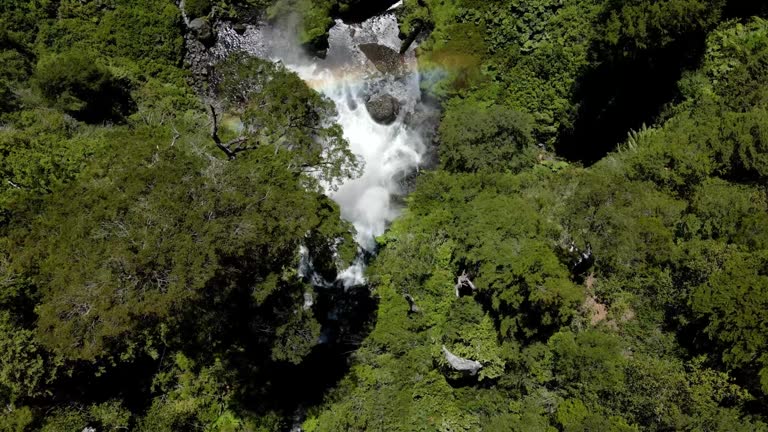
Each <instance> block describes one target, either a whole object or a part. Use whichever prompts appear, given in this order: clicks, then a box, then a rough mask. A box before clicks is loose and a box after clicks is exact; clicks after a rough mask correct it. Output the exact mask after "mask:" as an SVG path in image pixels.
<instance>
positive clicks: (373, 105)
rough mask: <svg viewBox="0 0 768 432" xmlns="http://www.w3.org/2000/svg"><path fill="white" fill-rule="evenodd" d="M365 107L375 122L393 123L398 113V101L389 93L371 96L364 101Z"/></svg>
mask: <svg viewBox="0 0 768 432" xmlns="http://www.w3.org/2000/svg"><path fill="white" fill-rule="evenodd" d="M365 107H366V108H367V109H368V114H370V115H371V118H372V119H373V120H374V121H375V122H376V123H380V124H384V125H389V124H392V123H394V122H395V120H397V115H398V114H399V113H400V101H399V100H397V99H396V98H395V97H394V96H392V95H390V94H382V95H378V96H373V97H371V98H370V99H368V101H367V102H366V103H365Z"/></svg>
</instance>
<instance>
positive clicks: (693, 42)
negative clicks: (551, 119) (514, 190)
mask: <svg viewBox="0 0 768 432" xmlns="http://www.w3.org/2000/svg"><path fill="white" fill-rule="evenodd" d="M705 40H706V33H705V32H695V33H691V34H688V35H685V37H682V38H680V39H678V40H677V41H675V42H674V43H671V44H669V45H667V46H665V47H663V48H659V49H654V50H649V51H643V52H641V53H640V55H638V56H630V55H628V53H627V52H606V50H605V49H603V48H601V47H599V46H598V44H594V45H593V47H592V48H591V54H590V55H591V57H592V58H595V59H596V61H595V62H593V63H594V64H597V66H596V67H594V68H592V69H590V70H588V71H587V72H586V73H585V74H584V75H582V76H581V78H580V79H578V80H577V82H576V83H575V84H574V88H573V94H574V100H575V106H577V107H578V111H577V113H576V115H575V120H574V122H573V125H572V127H570V128H563V129H561V131H560V141H559V143H558V144H557V152H558V153H559V154H560V155H561V156H563V157H565V158H566V159H568V160H571V161H577V162H581V163H583V164H585V165H590V164H592V163H594V162H596V161H598V160H599V159H601V158H602V157H603V156H605V155H606V154H607V153H609V152H610V151H612V150H613V149H615V147H616V145H617V144H619V143H621V142H623V141H624V140H625V139H626V137H627V133H628V131H630V130H632V129H637V128H640V127H642V125H643V124H652V123H653V122H654V121H655V120H656V119H657V118H658V117H659V115H660V114H662V113H663V111H664V107H665V106H666V105H667V104H669V103H672V102H674V101H675V100H676V99H677V98H678V97H679V90H678V87H677V83H678V81H679V80H680V78H681V77H682V75H683V73H684V72H685V71H687V70H691V69H693V68H695V67H696V66H697V65H698V64H699V62H700V59H701V57H702V55H703V53H704V49H705Z"/></svg>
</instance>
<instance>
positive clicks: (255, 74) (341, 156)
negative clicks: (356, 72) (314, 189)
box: [212, 55, 361, 188]
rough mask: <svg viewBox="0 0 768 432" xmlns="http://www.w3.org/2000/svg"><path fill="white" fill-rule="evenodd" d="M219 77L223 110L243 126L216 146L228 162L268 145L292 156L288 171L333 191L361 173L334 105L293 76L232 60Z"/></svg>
mask: <svg viewBox="0 0 768 432" xmlns="http://www.w3.org/2000/svg"><path fill="white" fill-rule="evenodd" d="M218 75H219V78H218V89H219V91H220V92H221V94H223V95H224V105H225V107H226V108H227V109H229V110H231V111H232V112H233V113H234V114H235V115H237V116H238V117H239V119H240V121H241V122H242V131H241V132H239V136H238V137H237V138H234V139H233V140H232V141H229V142H228V144H229V145H225V146H224V147H225V148H222V145H219V147H220V148H222V150H223V151H224V152H225V153H226V154H227V156H228V157H230V158H231V157H233V156H234V155H235V154H236V153H237V152H240V151H245V150H246V149H250V148H253V147H258V146H267V145H268V146H272V148H273V149H274V151H276V152H277V151H281V150H282V151H288V152H289V154H290V155H291V156H292V157H291V160H290V162H289V164H288V166H287V168H288V169H289V170H291V171H295V172H300V173H309V174H311V175H313V176H314V178H317V179H318V180H320V181H321V182H322V183H323V184H325V185H327V186H328V187H331V188H333V187H335V186H337V185H338V183H339V182H340V181H341V180H343V179H346V178H350V177H354V176H357V175H358V174H359V173H360V169H361V167H360V165H359V163H358V161H357V159H356V157H355V155H354V154H352V152H351V151H350V150H349V145H348V143H347V141H346V140H345V139H344V137H343V133H342V130H341V127H340V126H338V124H336V123H335V122H334V120H335V116H336V108H335V106H334V105H333V102H332V101H331V100H329V99H328V98H326V97H324V96H322V95H320V94H319V93H317V92H316V91H314V90H312V89H310V88H309V87H308V86H307V85H306V83H304V82H303V81H301V79H300V78H299V77H298V76H297V75H296V74H294V73H292V72H289V71H288V70H286V69H285V68H284V67H283V66H282V65H275V64H273V63H270V62H266V61H264V60H261V59H258V58H255V57H249V56H246V55H234V56H232V57H230V58H229V59H227V60H226V62H224V63H223V64H221V65H220V66H219V67H218ZM214 120H215V115H214ZM214 124H215V121H214ZM212 135H214V140H220V139H219V138H218V137H217V136H216V134H212ZM233 146H234V147H233Z"/></svg>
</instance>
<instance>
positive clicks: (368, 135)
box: [214, 13, 426, 286]
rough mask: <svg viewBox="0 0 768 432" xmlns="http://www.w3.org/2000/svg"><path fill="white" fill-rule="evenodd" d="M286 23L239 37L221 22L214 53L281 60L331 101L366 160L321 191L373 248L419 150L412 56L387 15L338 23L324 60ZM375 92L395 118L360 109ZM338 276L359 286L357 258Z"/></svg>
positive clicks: (362, 241)
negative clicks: (391, 104)
mask: <svg viewBox="0 0 768 432" xmlns="http://www.w3.org/2000/svg"><path fill="white" fill-rule="evenodd" d="M288 27H293V26H268V25H264V26H258V27H249V28H248V29H247V30H246V32H245V33H244V34H242V35H240V34H238V33H236V32H235V31H234V30H233V29H231V28H230V27H228V26H226V25H224V26H222V28H220V30H219V42H218V45H217V46H216V47H214V55H215V56H218V57H220V58H221V57H224V56H226V55H227V54H228V53H230V52H232V51H246V52H248V53H250V54H252V55H255V56H258V57H261V58H268V59H271V60H273V61H280V62H282V63H283V64H284V65H285V66H286V67H287V68H289V69H291V70H293V71H294V72H296V73H297V74H298V75H299V76H300V77H301V78H302V79H303V80H304V81H306V82H307V84H308V85H310V86H311V87H312V88H314V89H315V90H317V91H319V92H321V93H322V94H324V95H325V96H327V97H328V98H330V99H331V100H333V102H334V103H335V104H336V108H337V111H338V118H337V122H338V123H339V124H340V125H341V127H342V128H343V130H344V136H345V138H346V139H347V140H348V141H349V145H350V148H351V150H352V151H353V152H354V153H355V154H356V155H357V156H358V157H359V158H360V159H362V161H363V162H364V164H365V165H364V170H363V174H362V175H361V176H360V177H359V178H356V179H352V180H348V181H347V182H345V183H344V184H342V185H341V186H340V187H339V188H338V190H336V191H328V193H329V195H330V196H331V198H333V199H334V200H335V201H336V202H337V203H338V204H339V206H340V208H341V214H342V217H343V218H344V219H346V220H349V221H350V222H352V224H353V225H354V227H355V229H356V231H357V236H356V241H357V242H358V244H359V245H360V247H361V248H362V249H363V250H364V251H366V252H369V253H370V252H373V250H374V249H375V246H376V242H375V238H376V237H377V236H379V235H381V234H383V233H384V231H385V229H386V227H387V226H388V224H389V223H390V222H392V220H394V218H395V217H397V215H398V214H399V212H400V210H401V209H400V207H399V205H398V204H397V199H396V198H397V197H400V196H402V195H403V194H404V193H405V192H406V191H405V190H404V188H403V185H402V183H403V179H406V178H407V177H408V176H409V175H411V174H413V173H414V172H415V171H416V170H417V169H418V167H419V166H420V164H421V163H422V161H423V159H424V155H425V153H426V145H425V143H424V141H425V140H424V138H423V135H422V134H421V132H420V131H419V130H417V129H415V128H412V127H410V126H409V125H408V119H409V117H411V116H413V115H414V113H415V112H416V111H417V110H418V109H425V108H424V107H423V105H420V104H419V102H420V97H421V96H420V95H421V93H420V89H419V75H418V71H417V67H416V56H415V53H414V51H413V48H411V49H409V50H408V51H407V52H405V53H404V54H403V55H400V56H397V54H396V53H397V51H398V50H399V48H400V39H399V38H398V26H397V20H396V18H395V16H394V15H393V14H391V13H387V14H384V15H381V16H377V17H374V18H371V19H369V20H367V21H365V22H363V23H360V24H345V23H344V22H342V21H341V20H338V21H337V22H336V25H335V26H334V27H333V28H332V29H331V31H330V37H329V45H330V47H329V49H328V52H327V55H326V58H325V59H318V58H309V57H308V56H306V55H305V54H303V52H302V51H301V50H300V49H299V48H298V44H296V43H295V36H294V35H293V32H291V31H286V30H284V28H288ZM368 44H374V45H375V46H377V47H378V48H379V50H380V51H384V52H385V55H386V54H387V53H389V54H390V56H389V57H390V58H384V59H375V58H374V59H370V58H369V57H367V56H366V54H365V53H363V51H362V50H361V49H360V46H361V45H363V46H366V45H367V46H371V45H368ZM381 47H387V48H381ZM391 54H394V56H393V55H391ZM387 62H388V63H389V65H388V66H389V67H390V69H391V70H384V71H382V70H380V69H382V68H383V67H382V66H381V64H382V63H387ZM381 95H387V96H386V97H387V98H390V96H391V97H393V98H394V99H396V100H397V101H398V102H399V105H400V107H399V110H398V111H397V117H396V118H395V119H394V121H392V123H391V124H388V125H387V124H380V123H377V122H376V121H374V120H373V118H372V117H371V115H370V113H369V111H368V109H367V107H366V103H367V102H368V101H369V99H370V98H372V97H377V96H381ZM390 100H392V99H391V98H390ZM339 280H340V281H341V282H343V283H344V285H345V286H351V285H355V284H361V283H363V282H364V279H363V263H362V259H358V260H357V262H356V263H355V264H354V265H352V266H351V267H350V268H348V269H346V270H345V271H343V272H342V273H341V274H340V275H339Z"/></svg>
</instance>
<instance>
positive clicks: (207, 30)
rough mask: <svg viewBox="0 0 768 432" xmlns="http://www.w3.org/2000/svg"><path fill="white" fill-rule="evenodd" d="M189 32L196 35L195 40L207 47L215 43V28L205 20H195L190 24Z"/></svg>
mask: <svg viewBox="0 0 768 432" xmlns="http://www.w3.org/2000/svg"><path fill="white" fill-rule="evenodd" d="M189 30H190V31H191V32H192V34H193V35H195V38H196V39H197V40H199V41H200V42H202V43H203V44H205V45H210V44H212V43H213V42H215V40H216V38H215V36H214V34H213V27H211V24H210V23H209V22H208V20H207V19H205V18H195V19H193V20H192V21H190V22H189Z"/></svg>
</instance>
